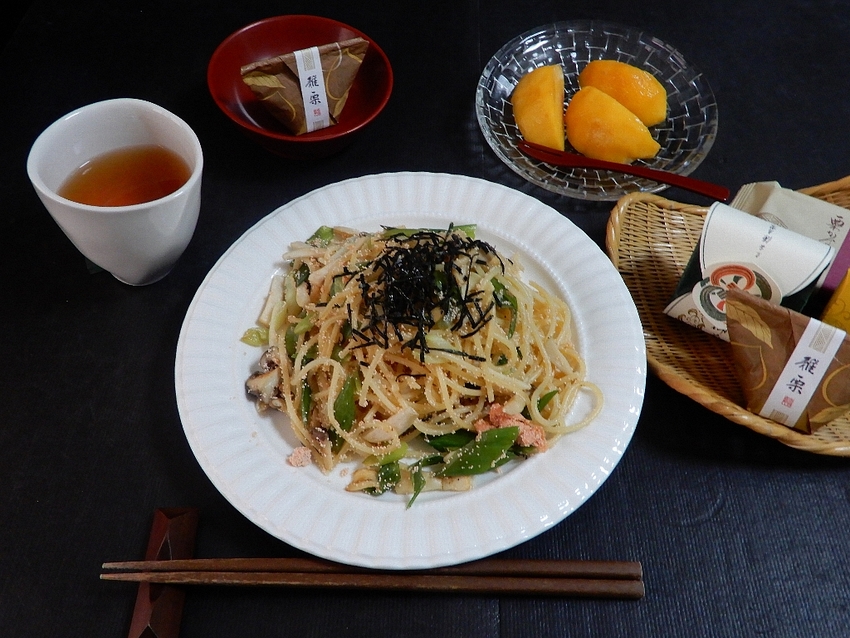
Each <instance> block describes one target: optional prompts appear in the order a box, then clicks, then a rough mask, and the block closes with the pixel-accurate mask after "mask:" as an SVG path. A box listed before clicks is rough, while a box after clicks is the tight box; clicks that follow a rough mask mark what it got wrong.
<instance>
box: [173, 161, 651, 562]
mask: <svg viewBox="0 0 850 638" xmlns="http://www.w3.org/2000/svg"><path fill="white" fill-rule="evenodd" d="M451 222H454V223H458V224H460V223H464V224H466V223H475V224H477V225H478V235H477V236H478V237H479V238H480V239H483V240H485V241H488V242H490V243H492V244H493V245H495V246H496V248H497V249H499V250H500V251H501V252H503V253H504V254H507V255H512V254H515V253H520V254H521V256H522V259H523V262H524V264H525V266H526V272H527V274H528V277H529V279H534V280H537V281H539V282H540V283H541V284H542V285H544V286H546V287H548V288H549V289H550V290H554V291H557V292H558V293H559V294H560V295H562V297H563V298H564V299H565V300H566V301H567V302H568V303H569V305H570V306H571V308H572V309H573V312H574V315H575V317H576V331H577V334H576V338H577V342H578V347H579V350H580V352H581V353H582V355H583V356H584V358H585V359H586V361H587V366H588V377H589V378H590V379H591V380H592V381H594V382H595V383H597V384H598V385H599V386H601V388H602V391H603V393H604V394H605V405H604V409H603V411H602V413H601V414H600V415H599V416H598V417H597V418H596V419H595V420H594V421H593V423H591V424H590V425H589V426H588V427H586V428H585V429H583V430H580V431H578V432H576V433H573V434H570V435H568V436H565V437H562V438H561V439H560V440H559V441H557V442H556V444H555V445H554V446H553V447H552V448H551V449H550V450H549V451H547V452H546V453H545V454H541V455H539V456H536V457H533V458H531V459H529V460H527V461H523V462H521V463H517V464H516V465H514V466H513V467H511V468H508V469H506V470H505V471H503V472H502V473H500V474H498V475H496V474H491V475H489V476H482V477H476V487H475V488H474V489H473V490H471V491H469V492H464V493H424V494H422V495H420V497H419V498H418V499H417V501H416V503H415V504H414V505H413V507H411V508H410V509H406V508H405V498H404V497H400V496H396V495H394V494H385V495H383V496H381V497H377V498H376V497H372V496H368V495H365V494H359V493H358V494H352V493H348V492H346V491H345V490H344V486H345V484H346V483H347V481H348V478H347V477H345V476H340V473H339V472H333V473H331V474H330V475H327V476H326V475H323V474H322V473H321V472H320V471H319V470H318V469H317V468H316V467H315V466H310V467H307V468H295V467H291V466H290V465H288V464H287V462H286V457H287V456H288V455H289V453H290V452H291V450H292V449H293V448H294V446H295V445H297V442H296V440H295V438H294V436H293V435H292V434H291V432H290V431H289V428H288V425H287V423H286V419H285V417H283V415H275V416H269V415H259V414H258V413H257V411H256V409H255V407H254V403H253V402H252V401H251V400H250V399H249V398H248V397H247V396H246V394H245V390H244V384H245V379H246V378H247V377H248V375H249V374H250V373H251V372H252V370H254V369H255V366H256V362H257V360H258V358H259V355H260V354H261V352H260V350H259V349H258V348H251V347H249V346H246V345H244V344H243V343H241V342H240V341H239V338H240V337H241V335H242V334H243V332H244V331H245V329H246V328H249V327H251V326H252V325H254V323H255V321H256V317H257V315H258V313H259V311H260V308H261V306H262V303H263V300H264V298H265V295H266V293H267V291H268V286H269V282H270V280H271V277H272V275H273V274H274V273H275V272H276V271H277V270H278V269H279V268H283V267H285V264H283V263H282V262H281V255H282V253H283V252H284V250H285V249H286V248H287V246H288V245H289V244H290V242H292V241H294V240H303V239H306V238H307V237H308V236H310V235H311V234H312V233H313V231H314V230H315V229H316V228H317V227H318V226H319V225H322V224H327V225H345V226H349V227H353V228H357V229H360V230H369V231H372V230H379V229H380V226H381V225H382V224H386V225H406V226H408V227H431V228H438V227H443V228H445V227H446V226H447V225H448V224H449V223H451ZM645 362H646V354H645V349H644V341H643V333H642V330H641V325H640V321H639V319H638V314H637V310H636V309H635V306H634V304H633V302H632V299H631V297H630V295H629V293H628V291H627V289H626V287H625V285H624V284H623V281H622V279H621V278H620V276H619V274H618V273H617V272H616V270H615V269H614V268H613V266H612V265H611V263H610V262H609V261H608V259H607V258H606V257H605V255H604V253H603V252H602V251H601V250H600V249H599V248H598V247H597V246H596V244H595V243H593V242H592V241H591V240H590V239H589V238H588V237H587V235H585V234H584V233H583V232H582V231H581V230H580V229H578V228H577V227H575V226H574V225H573V224H572V223H571V222H570V221H568V220H567V219H566V218H564V217H562V216H561V215H560V214H558V213H557V212H556V211H555V210H553V209H552V208H550V207H548V206H546V205H544V204H542V203H541V202H539V201H538V200H536V199H534V198H532V197H529V196H527V195H524V194H522V193H519V192H517V191H514V190H512V189H509V188H506V187H503V186H498V185H495V184H492V183H489V182H485V181H482V180H478V179H472V178H469V177H461V176H453V175H439V174H430V173H394V174H384V175H374V176H368V177H362V178H357V179H352V180H349V181H345V182H341V183H338V184H332V185H330V186H327V187H324V188H321V189H319V190H316V191H314V192H312V193H309V194H307V195H305V196H303V197H301V198H300V199H297V200H295V201H293V202H291V203H289V204H287V205H285V206H283V207H281V208H279V209H278V210H276V211H274V212H273V213H271V214H270V215H268V216H267V217H265V218H264V219H262V220H261V221H260V222H258V223H257V224H256V225H255V226H254V227H253V228H251V229H250V230H248V231H247V232H246V233H245V234H244V235H243V236H242V237H241V238H240V239H239V240H237V241H236V242H235V243H234V244H233V246H231V248H230V249H229V250H228V251H227V252H226V253H225V254H224V255H223V256H222V257H221V259H220V260H219V261H218V263H217V264H216V265H215V266H214V267H213V268H212V270H211V271H210V273H209V274H208V275H207V277H206V279H205V280H204V282H203V283H202V284H201V286H200V288H199V290H198V292H197V294H196V295H195V298H194V300H193V301H192V304H191V306H190V307H189V310H188V312H187V314H186V318H185V321H184V323H183V327H182V330H181V333H180V339H179V342H178V346H177V358H176V365H175V385H176V392H177V404H178V407H179V411H180V417H181V419H182V421H183V427H184V430H185V433H186V437H187V439H188V441H189V444H190V446H191V448H192V450H193V452H194V453H195V456H196V457H197V459H198V462H199V463H200V465H201V467H202V468H203V470H204V471H205V472H206V474H207V476H209V478H210V480H211V481H212V482H213V484H214V485H215V486H216V487H217V488H218V489H219V490H220V491H221V493H222V494H223V495H224V496H225V497H226V498H227V499H228V500H229V501H230V503H232V504H233V506H234V507H235V508H236V509H238V510H239V511H240V512H242V513H243V514H244V515H245V516H246V517H248V518H249V519H250V520H251V521H253V522H254V523H256V524H257V525H259V526H260V527H261V528H263V529H264V530H266V531H267V532H268V533H270V534H272V535H274V536H276V537H277V538H280V539H281V540H283V541H285V542H287V543H289V544H290V545H293V546H294V547H298V548H300V549H302V550H304V551H307V552H309V553H311V554H315V555H317V556H321V557H323V558H326V559H329V560H334V561H339V562H342V563H348V564H352V565H359V566H364V567H375V568H384V569H414V568H428V567H437V566H442V565H450V564H456V563H461V562H465V561H469V560H473V559H477V558H482V557H484V556H487V555H490V554H493V553H496V552H498V551H500V550H503V549H507V548H509V547H512V546H514V545H516V544H518V543H521V542H523V541H525V540H527V539H530V538H532V537H534V536H536V535H537V534H540V533H541V532H543V531H545V530H547V529H549V528H550V527H552V526H553V525H556V524H557V523H559V522H560V521H562V520H563V519H564V518H565V517H566V516H568V515H569V514H570V513H572V512H573V511H575V510H576V508H577V507H579V506H580V505H581V504H582V503H584V502H585V501H586V500H587V499H588V498H589V497H590V496H591V495H592V494H593V493H594V492H595V491H596V490H597V489H598V488H599V486H600V485H601V484H602V483H603V482H604V481H605V479H606V478H607V477H608V476H609V475H610V474H611V472H612V470H613V469H614V467H615V466H616V465H617V463H618V462H619V460H620V458H621V456H622V455H623V452H624V451H625V450H626V447H627V446H628V444H629V441H630V440H631V437H632V434H633V432H634V428H635V425H636V423H637V420H638V415H639V413H640V409H641V405H642V403H643V392H644V384H645V380H646V365H645ZM616 515H617V514H616V512H613V513H612V516H616Z"/></svg>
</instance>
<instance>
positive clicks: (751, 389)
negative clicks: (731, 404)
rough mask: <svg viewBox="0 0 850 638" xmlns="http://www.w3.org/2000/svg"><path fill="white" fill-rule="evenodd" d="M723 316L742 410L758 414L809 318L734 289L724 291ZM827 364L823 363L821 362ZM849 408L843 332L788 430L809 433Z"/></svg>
mask: <svg viewBox="0 0 850 638" xmlns="http://www.w3.org/2000/svg"><path fill="white" fill-rule="evenodd" d="M726 321H727V327H728V330H729V342H730V344H731V347H732V359H733V362H734V367H735V374H736V375H737V377H738V380H739V381H740V382H741V385H742V388H743V390H744V395H745V396H746V399H747V406H746V407H747V409H748V410H749V411H750V412H753V413H755V414H759V413H760V412H761V411H762V409H763V408H764V406H765V403H766V401H767V399H768V396H769V395H770V394H771V391H772V390H773V388H774V386H775V385H776V384H777V382H780V381H781V379H780V375H781V373H782V371H783V369H784V368H785V366H786V363H787V362H788V361H789V360H790V358H791V357H792V355H793V353H794V350H795V348H796V347H797V344H798V343H799V341H800V338H801V336H802V334H803V331H804V330H805V329H806V326H807V325H808V324H809V322H810V321H817V320H816V319H811V318H810V317H807V316H805V315H803V314H801V313H799V312H795V311H793V310H790V309H788V308H784V307H782V306H778V305H775V304H771V303H769V302H766V301H764V300H762V299H758V298H756V297H754V296H752V295H749V294H746V293H742V292H740V291H737V290H729V291H727V297H726ZM821 363H827V362H821ZM848 411H850V339H848V338H847V337H846V336H845V337H844V339H843V341H842V342H841V344H840V345H839V347H838V351H837V352H836V353H835V354H834V355H833V356H832V358H831V360H830V361H829V362H828V367H827V369H826V371H825V373H824V375H823V377H822V379H821V380H820V382H819V384H818V386H817V388H816V390H815V392H814V394H813V396H812V397H811V399H810V400H809V402H808V404H807V405H806V407H805V410H803V413H802V415H801V416H800V418H799V419H798V420H797V421H796V423H793V424H790V423H789V424H785V425H788V426H789V427H793V429H795V430H798V431H801V432H805V433H812V432H814V431H815V430H817V429H818V428H819V427H821V426H823V425H825V424H827V423H829V422H830V421H832V420H834V419H836V418H838V417H840V416H842V415H843V414H845V413H847V412H848Z"/></svg>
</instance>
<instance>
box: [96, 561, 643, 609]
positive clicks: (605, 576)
mask: <svg viewBox="0 0 850 638" xmlns="http://www.w3.org/2000/svg"><path fill="white" fill-rule="evenodd" d="M103 569H104V573H102V574H101V576H100V577H101V579H103V580H120V581H132V582H147V583H166V584H172V585H283V586H302V587H315V588H346V587H348V588H366V589H381V590H397V591H419V592H441V593H463V594H505V595H529V594H533V595H550V596H576V597H597V598H631V599H637V598H642V597H643V595H644V583H643V569H642V567H641V564H640V563H639V562H631V561H580V560H577V561H572V560H510V559H485V560H479V561H475V562H471V563H465V564H462V565H456V566H452V567H439V568H435V569H427V570H415V571H398V572H396V571H377V570H371V569H365V568H358V567H351V566H348V565H341V564H338V563H332V562H328V561H323V560H318V559H311V558H206V559H201V558H198V559H185V560H159V561H150V560H149V561H128V562H112V563H104V564H103Z"/></svg>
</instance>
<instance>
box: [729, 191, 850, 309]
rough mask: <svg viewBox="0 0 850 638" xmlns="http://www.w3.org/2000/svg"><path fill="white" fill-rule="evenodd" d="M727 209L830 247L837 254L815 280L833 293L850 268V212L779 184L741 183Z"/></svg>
mask: <svg viewBox="0 0 850 638" xmlns="http://www.w3.org/2000/svg"><path fill="white" fill-rule="evenodd" d="M730 206H732V207H733V208H737V209H738V210H742V211H744V212H746V213H750V214H752V215H755V216H756V217H759V218H761V219H764V220H765V221H768V222H771V223H774V224H776V225H778V226H782V227H784V228H787V229H788V230H793V231H794V232H795V233H799V234H801V235H805V236H806V237H810V238H812V239H816V240H817V241H819V242H821V243H823V244H826V245H827V246H831V247H832V248H834V249H835V251H836V255H835V258H834V259H833V261H832V264H830V266H829V268H827V269H825V270H824V272H823V274H821V276H820V278H819V280H818V286H819V287H823V289H824V290H825V291H828V292H830V293H831V292H833V291H834V290H835V289H836V288H837V287H838V284H839V283H841V280H842V279H843V278H844V275H845V274H846V273H847V269H848V268H850V242H848V241H847V238H848V233H850V211H848V210H847V209H845V208H842V207H841V206H836V205H835V204H830V203H829V202H827V201H824V200H822V199H818V198H817V197H811V196H809V195H805V194H803V193H800V192H798V191H794V190H791V189H789V188H783V187H782V186H780V185H779V183H778V182H754V183H751V184H744V185H743V186H742V187H741V189H740V190H739V191H738V193H737V194H736V195H735V199H733V200H732V202H731V203H730Z"/></svg>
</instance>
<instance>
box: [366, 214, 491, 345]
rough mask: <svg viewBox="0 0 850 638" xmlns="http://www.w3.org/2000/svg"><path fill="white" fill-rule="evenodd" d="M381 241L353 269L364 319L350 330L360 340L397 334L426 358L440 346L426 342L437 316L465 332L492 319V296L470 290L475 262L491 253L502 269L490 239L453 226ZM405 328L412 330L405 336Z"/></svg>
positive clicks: (381, 341) (386, 340)
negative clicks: (372, 256)
mask: <svg viewBox="0 0 850 638" xmlns="http://www.w3.org/2000/svg"><path fill="white" fill-rule="evenodd" d="M384 241H385V242H386V245H385V247H384V250H383V251H382V253H381V254H380V256H379V257H378V258H377V259H376V260H375V261H373V262H372V263H371V264H370V265H369V267H368V268H366V269H365V270H364V271H362V272H360V273H359V274H358V275H357V282H358V285H359V286H360V291H361V295H362V297H363V303H364V307H365V312H366V314H365V323H364V324H363V325H360V326H358V327H356V328H354V329H353V330H352V333H353V334H354V335H355V336H356V337H357V338H358V339H359V340H360V341H361V342H363V345H373V344H376V345H379V346H381V347H384V348H387V347H389V345H390V342H391V340H392V339H395V340H396V341H398V342H401V345H402V348H410V349H411V350H418V351H419V359H420V361H424V359H425V354H426V353H427V352H428V351H429V350H431V349H435V350H443V349H441V348H430V347H429V346H428V344H427V343H426V339H425V337H426V335H427V334H428V331H430V330H431V329H432V328H433V327H434V326H435V325H436V323H437V322H438V321H442V322H445V323H447V324H448V326H449V328H450V330H452V331H454V332H459V333H460V336H461V337H462V338H467V337H470V336H472V335H473V334H475V333H476V332H477V331H478V330H480V329H481V328H482V327H484V326H485V325H486V323H487V322H488V321H490V320H491V319H492V316H493V309H494V307H495V305H496V300H494V299H483V298H482V297H483V293H482V292H481V291H477V292H470V291H469V273H470V271H471V270H472V267H473V266H474V265H475V264H479V263H480V264H486V263H488V261H489V260H490V259H492V258H495V259H497V260H498V261H499V264H500V267H501V270H502V272H504V263H503V262H502V260H501V258H500V257H499V255H498V254H497V253H496V251H495V249H494V248H493V247H492V246H491V245H490V244H488V243H486V242H483V241H480V240H476V239H472V238H470V237H468V236H466V235H465V234H463V233H460V232H457V231H456V230H453V229H452V228H449V229H448V230H445V231H436V230H418V231H416V232H414V233H412V234H411V233H409V232H399V233H395V234H392V233H390V234H389V236H387V237H386V238H385V239H384ZM405 328H408V329H411V331H412V332H413V337H412V338H410V339H408V340H407V341H404V333H405V332H408V331H407V330H405ZM446 351H449V352H454V353H455V354H459V355H462V356H465V357H467V358H470V359H475V360H482V359H481V358H480V357H476V356H473V355H470V354H466V353H464V352H462V351H455V350H446Z"/></svg>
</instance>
